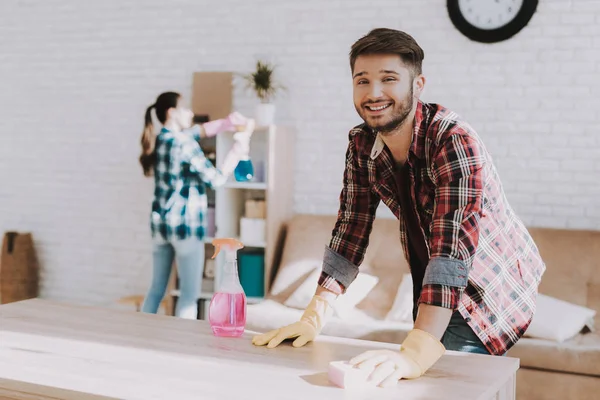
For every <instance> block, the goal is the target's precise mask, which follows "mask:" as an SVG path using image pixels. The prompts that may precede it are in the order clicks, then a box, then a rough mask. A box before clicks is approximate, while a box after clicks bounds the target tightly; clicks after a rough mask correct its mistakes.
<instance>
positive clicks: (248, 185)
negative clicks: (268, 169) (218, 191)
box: [223, 182, 267, 190]
mask: <svg viewBox="0 0 600 400" xmlns="http://www.w3.org/2000/svg"><path fill="white" fill-rule="evenodd" d="M223 187H224V188H225V189H252V190H266V189H267V183H266V182H227V183H226V184H225V185H223Z"/></svg>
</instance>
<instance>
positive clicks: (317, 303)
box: [252, 295, 333, 349]
mask: <svg viewBox="0 0 600 400" xmlns="http://www.w3.org/2000/svg"><path fill="white" fill-rule="evenodd" d="M332 311H333V309H332V307H331V305H330V304H329V303H328V301H327V300H326V299H325V298H324V297H322V296H319V295H314V296H313V298H312V300H311V302H310V304H309V305H308V307H307V308H306V310H305V311H304V314H302V317H301V318H300V321H298V322H295V323H293V324H291V325H287V326H284V327H283V328H279V329H275V330H272V331H270V332H267V333H263V334H262V335H257V336H254V337H253V338H252V344H254V345H256V346H264V345H265V344H266V345H267V347H268V348H270V349H272V348H274V347H277V346H278V345H279V344H280V343H281V342H283V341H284V340H285V339H294V338H296V340H294V343H292V345H293V346H294V347H302V346H304V345H305V344H306V343H308V342H310V341H312V340H314V339H315V337H317V335H318V334H319V333H320V332H321V329H323V326H324V325H325V323H326V321H327V319H328V318H329V317H330V316H331V314H332Z"/></svg>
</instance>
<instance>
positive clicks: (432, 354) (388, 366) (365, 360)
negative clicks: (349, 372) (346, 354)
mask: <svg viewBox="0 0 600 400" xmlns="http://www.w3.org/2000/svg"><path fill="white" fill-rule="evenodd" d="M445 351H446V349H445V348H444V345H443V344H442V343H441V342H440V341H439V340H437V339H436V338H435V337H433V336H432V335H430V334H429V333H427V332H425V331H423V330H420V329H413V330H412V331H410V332H409V333H408V336H407V337H406V339H405V340H404V342H403V343H402V346H401V348H400V351H394V350H370V351H366V352H364V353H362V354H360V355H358V356H356V357H354V358H353V359H351V360H350V364H352V365H353V366H355V367H357V368H360V369H365V370H368V371H371V370H372V371H373V372H372V373H371V375H370V377H369V381H370V382H371V383H373V385H376V386H382V387H388V386H393V385H395V384H397V383H398V381H399V380H400V379H403V378H404V379H414V378H418V377H420V376H422V375H423V374H424V373H425V371H427V370H428V369H429V368H430V367H431V366H432V365H433V364H435V362H436V361H437V360H438V359H439V358H440V357H441V356H442V355H443V354H444V352H445Z"/></svg>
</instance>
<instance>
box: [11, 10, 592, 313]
mask: <svg viewBox="0 0 600 400" xmlns="http://www.w3.org/2000/svg"><path fill="white" fill-rule="evenodd" d="M142 4H143V6H142ZM377 26H388V27H395V28H400V29H404V30H406V31H408V32H410V33H411V34H413V35H414V36H415V37H416V38H417V40H418V41H419V42H420V44H421V45H422V47H423V48H424V49H425V54H426V58H425V64H424V72H425V74H426V76H427V77H428V83H427V88H426V91H425V95H424V99H425V100H427V101H434V102H439V103H442V104H445V105H446V106H448V107H450V108H452V109H454V110H455V111H457V112H459V113H460V114H462V115H463V116H465V117H466V118H467V119H468V120H469V121H470V122H471V123H472V124H473V125H474V126H475V127H476V129H477V130H478V131H479V132H480V134H481V135H482V137H483V138H484V140H485V141H486V143H487V144H488V147H489V149H490V151H491V152H492V154H493V156H494V157H495V159H496V161H497V164H498V168H499V170H500V172H501V174H502V177H503V180H504V183H505V186H506V188H507V192H508V196H509V198H510V199H511V201H512V203H513V205H514V207H515V208H516V210H517V211H518V212H519V214H520V215H521V216H522V217H523V219H524V220H525V221H526V222H527V223H528V224H533V225H538V226H552V227H570V228H592V229H600V211H599V210H600V207H597V206H596V205H598V204H599V202H598V200H597V199H596V198H597V197H598V196H600V184H599V181H600V179H599V178H600V133H599V132H598V127H599V126H600V117H599V113H598V109H600V101H599V97H600V78H599V76H600V75H599V73H600V28H599V26H600V1H597V0H595V1H589V0H587V1H586V0H573V1H559V0H554V1H550V0H546V1H542V2H540V6H539V9H538V12H537V14H536V15H535V16H534V19H533V21H532V22H531V24H530V26H529V27H528V28H527V29H526V30H525V31H523V32H522V33H521V34H520V35H518V36H517V37H515V38H513V39H512V40H510V41H508V42H505V43H501V44H496V45H482V44H476V43H473V42H470V41H468V40H467V39H465V38H464V37H462V36H461V35H460V34H459V33H458V32H457V31H456V30H455V29H454V28H453V27H452V25H451V24H450V22H449V20H448V17H447V13H446V9H445V1H442V0H402V1H398V0H394V1H391V0H387V1H384V0H379V1H373V2H364V1H354V0H344V1H341V0H328V1H326V2H325V1H317V0H303V1H301V2H300V1H292V0H286V1H283V0H277V1H275V0H272V1H269V0H253V1H244V0H236V1H232V0H230V1H221V2H218V3H213V2H199V1H194V0H187V1H184V0H177V1H174V0H171V1H156V0H146V1H144V2H140V1H137V0H104V1H102V2H99V1H96V2H81V1H77V0H61V1H56V0H55V1H42V0H30V1H16V0H5V1H2V2H0V139H1V140H2V142H1V143H2V145H0V231H5V230H8V229H17V230H29V231H31V232H33V233H34V235H35V239H36V243H37V248H38V254H39V257H40V261H41V265H42V296H44V297H50V298H57V299H65V300H72V301H78V302H90V303H96V304H110V303H111V302H112V301H113V300H114V299H115V298H117V297H119V296H121V295H124V294H129V293H130V292H132V291H133V292H135V291H138V292H139V291H141V292H143V290H144V288H145V285H146V283H147V279H148V276H149V269H150V260H151V258H150V247H149V242H148V226H147V215H148V208H149V202H150V195H151V190H152V187H151V182H150V181H149V180H147V179H144V178H143V177H142V175H141V171H140V168H139V166H138V164H137V161H136V160H137V156H138V151H139V149H138V141H139V134H140V131H141V128H142V116H143V112H144V109H145V107H146V106H147V105H148V104H150V103H151V102H152V101H153V99H154V97H155V96H156V95H157V94H158V93H159V92H161V91H164V90H168V89H172V90H178V91H180V92H182V93H183V94H185V95H188V94H189V92H190V84H191V74H192V72H194V71H199V70H216V69H226V70H234V71H240V72H242V71H243V72H245V71H248V70H249V69H250V68H252V66H253V62H254V60H255V59H256V57H267V58H269V59H270V60H272V61H275V62H276V63H277V64H278V65H279V66H280V75H279V76H280V77H281V78H283V81H284V83H285V84H286V85H287V86H288V88H289V90H288V93H287V94H286V95H285V96H282V97H281V98H280V99H279V103H278V104H279V106H278V118H279V122H280V123H286V124H293V125H295V126H296V127H297V129H298V139H297V155H298V161H297V163H296V174H295V177H294V178H295V179H296V185H295V208H296V211H298V212H312V213H326V214H331V213H335V212H336V211H337V197H338V193H339V189H340V185H341V176H342V171H343V158H344V151H345V148H346V140H347V132H348V130H349V128H350V127H352V126H353V125H354V124H356V123H358V122H359V119H358V117H357V115H356V113H355V111H354V108H353V105H352V97H351V94H352V91H351V82H350V75H349V67H348V60H347V54H348V51H349V48H350V45H351V44H352V42H353V41H354V40H356V39H357V38H358V37H359V36H360V35H362V34H364V33H366V32H367V31H368V30H369V29H371V28H373V27H377ZM236 102H237V108H238V109H240V111H242V112H246V113H250V112H251V111H252V109H253V102H254V100H253V99H252V97H251V96H249V95H248V94H247V93H245V92H243V91H242V90H238V91H237V95H236ZM307 176H310V177H311V178H310V179H306V177H307ZM322 188H324V189H322ZM382 211H383V210H382ZM381 214H382V215H384V216H388V217H389V213H387V214H386V213H384V212H382V213H381Z"/></svg>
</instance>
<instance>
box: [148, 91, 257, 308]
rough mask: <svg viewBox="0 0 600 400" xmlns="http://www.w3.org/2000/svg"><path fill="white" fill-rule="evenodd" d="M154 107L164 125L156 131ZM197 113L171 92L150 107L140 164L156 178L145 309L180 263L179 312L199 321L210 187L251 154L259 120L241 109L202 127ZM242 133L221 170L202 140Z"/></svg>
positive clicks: (236, 136) (160, 296) (161, 294)
mask: <svg viewBox="0 0 600 400" xmlns="http://www.w3.org/2000/svg"><path fill="white" fill-rule="evenodd" d="M152 110H154V112H155V114H156V118H157V119H158V120H159V121H160V123H161V124H162V129H161V131H160V133H159V134H158V135H156V134H155V133H154V127H153V124H152ZM192 118H193V113H192V111H191V110H189V109H188V108H187V107H186V106H185V104H184V102H183V100H182V98H181V96H180V95H179V94H178V93H174V92H166V93H163V94H161V95H160V96H158V98H157V99H156V103H154V104H153V105H151V106H150V107H148V109H147V110H146V116H145V127H144V132H143V134H142V140H141V144H142V155H141V156H140V163H141V164H142V168H143V170H144V175H145V176H154V183H155V189H154V201H153V202H152V214H151V223H150V225H151V230H152V237H153V247H154V249H153V277H152V283H151V285H150V288H149V290H148V293H147V295H146V298H145V299H144V304H143V306H142V312H146V313H156V312H157V310H158V307H159V304H160V302H161V301H162V299H163V297H164V295H165V291H166V288H167V285H168V281H169V276H170V274H171V265H172V264H173V260H174V259H175V260H176V261H177V270H178V273H179V289H180V292H181V293H180V296H179V299H178V301H177V307H176V310H175V315H176V316H178V317H182V318H188V319H196V317H197V312H198V310H197V308H198V307H197V304H198V303H197V299H198V296H199V292H200V286H201V282H202V273H203V271H204V232H205V229H206V228H205V221H206V211H207V197H206V187H207V186H208V187H210V188H216V187H218V186H220V185H222V184H224V183H225V181H226V180H227V178H228V177H229V176H230V175H231V174H232V173H233V170H234V169H235V167H236V165H237V163H238V162H239V160H240V158H242V157H245V156H247V155H248V151H249V142H250V137H251V135H252V131H253V129H254V121H253V120H247V119H246V118H244V117H243V116H242V115H241V114H239V113H233V114H231V115H229V116H228V117H227V118H225V119H221V120H216V121H211V122H208V123H205V124H203V125H195V126H194V127H191V125H192ZM234 130H235V131H238V132H237V133H235V134H234V139H235V140H234V145H233V147H232V148H231V150H230V151H229V153H228V154H227V156H226V157H225V159H224V160H223V163H222V165H221V168H219V169H217V168H215V167H214V166H213V164H212V163H211V162H210V161H209V160H208V159H207V158H206V157H205V155H204V153H203V151H202V149H201V148H200V145H199V144H198V139H199V138H202V137H210V136H214V135H216V134H218V133H219V132H223V131H234Z"/></svg>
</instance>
